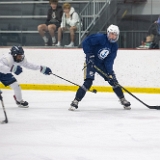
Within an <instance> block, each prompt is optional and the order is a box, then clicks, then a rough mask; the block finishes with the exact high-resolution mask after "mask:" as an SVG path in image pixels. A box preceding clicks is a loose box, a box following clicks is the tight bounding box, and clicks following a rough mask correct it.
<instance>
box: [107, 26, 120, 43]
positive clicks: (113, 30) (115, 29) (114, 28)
mask: <svg viewBox="0 0 160 160" xmlns="http://www.w3.org/2000/svg"><path fill="white" fill-rule="evenodd" d="M110 33H114V34H115V35H116V39H110V38H109V34H110ZM119 34H120V30H119V27H118V26H116V25H113V24H111V25H110V26H109V27H108V28H107V36H108V39H109V41H110V42H112V43H115V42H116V41H118V39H119Z"/></svg>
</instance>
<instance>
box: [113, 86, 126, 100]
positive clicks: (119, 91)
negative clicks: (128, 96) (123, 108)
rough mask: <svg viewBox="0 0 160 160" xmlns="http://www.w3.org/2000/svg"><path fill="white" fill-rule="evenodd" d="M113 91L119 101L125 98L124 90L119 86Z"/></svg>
mask: <svg viewBox="0 0 160 160" xmlns="http://www.w3.org/2000/svg"><path fill="white" fill-rule="evenodd" d="M113 91H114V93H115V94H116V95H117V96H118V98H119V99H121V98H124V94H123V92H122V89H121V88H120V87H119V86H116V87H113Z"/></svg>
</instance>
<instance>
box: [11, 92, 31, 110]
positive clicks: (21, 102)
mask: <svg viewBox="0 0 160 160" xmlns="http://www.w3.org/2000/svg"><path fill="white" fill-rule="evenodd" d="M13 98H14V100H15V101H16V104H17V105H18V107H20V108H28V107H29V106H28V102H27V101H23V100H22V101H20V102H19V101H17V99H16V96H15V95H14V96H13Z"/></svg>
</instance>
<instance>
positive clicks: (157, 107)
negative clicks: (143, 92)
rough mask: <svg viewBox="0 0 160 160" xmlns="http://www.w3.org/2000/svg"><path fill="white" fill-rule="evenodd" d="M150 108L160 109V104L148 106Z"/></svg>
mask: <svg viewBox="0 0 160 160" xmlns="http://www.w3.org/2000/svg"><path fill="white" fill-rule="evenodd" d="M148 108H149V109H157V110H160V106H148Z"/></svg>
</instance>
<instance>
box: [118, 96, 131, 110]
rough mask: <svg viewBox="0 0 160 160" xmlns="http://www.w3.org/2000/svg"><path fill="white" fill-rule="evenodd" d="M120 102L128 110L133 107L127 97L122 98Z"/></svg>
mask: <svg viewBox="0 0 160 160" xmlns="http://www.w3.org/2000/svg"><path fill="white" fill-rule="evenodd" d="M120 102H121V104H122V105H123V107H124V109H126V110H130V109H131V107H130V105H131V104H130V102H128V101H127V100H126V99H125V98H121V99H120Z"/></svg>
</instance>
